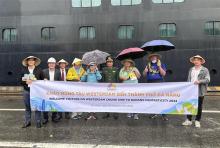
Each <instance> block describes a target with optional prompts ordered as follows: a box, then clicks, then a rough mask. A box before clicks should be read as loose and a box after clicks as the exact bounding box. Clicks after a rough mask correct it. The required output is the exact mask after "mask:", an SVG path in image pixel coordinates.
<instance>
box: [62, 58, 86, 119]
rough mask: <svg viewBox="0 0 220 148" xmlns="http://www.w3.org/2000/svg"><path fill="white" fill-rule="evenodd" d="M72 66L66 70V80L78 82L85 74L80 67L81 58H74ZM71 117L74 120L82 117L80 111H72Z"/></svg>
mask: <svg viewBox="0 0 220 148" xmlns="http://www.w3.org/2000/svg"><path fill="white" fill-rule="evenodd" d="M72 65H73V66H72V67H71V68H70V69H69V70H68V73H67V76H66V80H67V81H73V82H79V81H80V79H81V77H82V76H83V75H84V74H85V72H86V71H85V70H84V68H83V67H82V60H81V59H78V58H75V59H74V60H73V62H72ZM71 118H72V119H74V120H78V119H81V118H82V113H72V115H71Z"/></svg>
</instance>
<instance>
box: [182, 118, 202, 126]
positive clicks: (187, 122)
mask: <svg viewBox="0 0 220 148" xmlns="http://www.w3.org/2000/svg"><path fill="white" fill-rule="evenodd" d="M192 124H193V122H192V121H189V120H188V119H186V121H185V122H183V123H182V125H183V126H191V125H192ZM195 127H196V128H200V127H201V124H200V122H199V121H197V120H196V121H195Z"/></svg>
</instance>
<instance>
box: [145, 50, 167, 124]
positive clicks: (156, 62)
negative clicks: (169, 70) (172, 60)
mask: <svg viewBox="0 0 220 148" xmlns="http://www.w3.org/2000/svg"><path fill="white" fill-rule="evenodd" d="M148 61H149V62H148V63H147V66H146V68H145V69H144V71H143V75H144V76H145V77H146V80H147V83H162V82H164V77H165V75H166V66H165V64H162V63H161V55H160V54H157V53H153V54H150V55H149V56H148ZM156 117H157V115H152V116H150V118H152V119H155V118H156ZM162 119H163V120H164V121H167V120H168V118H167V116H166V115H162Z"/></svg>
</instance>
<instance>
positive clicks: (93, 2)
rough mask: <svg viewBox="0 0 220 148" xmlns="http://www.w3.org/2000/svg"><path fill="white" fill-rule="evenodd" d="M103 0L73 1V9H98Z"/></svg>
mask: <svg viewBox="0 0 220 148" xmlns="http://www.w3.org/2000/svg"><path fill="white" fill-rule="evenodd" d="M98 6H101V0H72V7H98Z"/></svg>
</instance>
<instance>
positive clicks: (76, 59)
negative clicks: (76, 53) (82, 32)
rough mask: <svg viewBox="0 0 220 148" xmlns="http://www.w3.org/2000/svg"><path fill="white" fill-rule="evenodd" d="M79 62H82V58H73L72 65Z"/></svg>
mask: <svg viewBox="0 0 220 148" xmlns="http://www.w3.org/2000/svg"><path fill="white" fill-rule="evenodd" d="M78 62H80V63H81V62H82V60H81V59H79V58H75V59H74V60H73V62H72V65H74V64H75V63H78Z"/></svg>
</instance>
